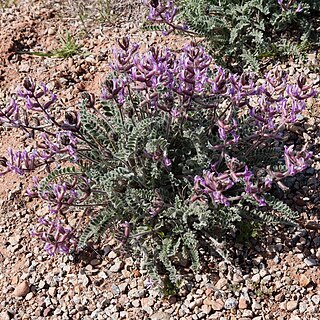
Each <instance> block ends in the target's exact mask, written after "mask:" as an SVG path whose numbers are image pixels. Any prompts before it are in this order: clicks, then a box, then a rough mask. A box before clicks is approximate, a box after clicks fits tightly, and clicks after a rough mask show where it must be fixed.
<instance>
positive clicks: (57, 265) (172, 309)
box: [0, 0, 320, 320]
mask: <svg viewBox="0 0 320 320" xmlns="http://www.w3.org/2000/svg"><path fill="white" fill-rule="evenodd" d="M72 3H73V6H72V5H71V4H72ZM83 4H85V5H87V6H88V8H89V9H90V8H91V11H90V10H89V9H88V10H89V13H90V14H89V13H88V16H87V18H86V20H85V24H83V22H81V19H80V18H79V12H78V11H77V10H78V9H79V8H78V7H76V4H75V2H70V1H69V2H68V1H54V2H49V1H30V0H27V1H24V2H22V1H16V4H15V5H13V4H11V3H10V1H9V2H8V6H7V7H5V8H3V9H2V10H1V9H0V105H4V104H5V103H6V101H7V99H8V97H9V96H10V95H11V94H12V93H13V92H14V91H15V89H16V86H17V84H18V83H19V82H21V81H22V79H24V78H25V77H26V76H27V75H31V76H32V77H33V78H35V79H36V80H37V81H44V82H46V83H49V84H50V85H51V86H52V87H54V88H56V89H59V92H60V93H61V95H60V98H61V108H66V109H67V108H70V107H72V106H74V105H75V104H76V103H77V101H78V98H79V94H80V93H81V92H82V91H84V90H88V91H90V92H94V93H96V94H98V95H99V92H100V84H101V82H102V81H103V79H104V76H105V74H106V72H107V71H108V69H109V66H108V64H109V63H110V50H111V48H112V47H113V46H114V45H115V42H116V38H117V37H121V36H123V35H126V34H128V33H130V35H131V37H132V38H133V39H135V40H136V41H143V43H144V44H143V49H146V48H148V46H150V45H152V44H154V43H160V44H163V45H168V46H170V47H173V48H178V47H179V46H180V45H181V44H182V43H183V42H184V41H185V39H181V38H175V37H174V36H170V37H167V38H164V39H163V38H162V37H159V35H158V34H156V33H155V32H148V33H146V32H143V31H142V30H141V23H139V22H138V21H139V20H138V17H139V14H141V11H142V9H141V6H140V5H139V4H138V3H135V2H127V3H126V2H124V1H122V2H118V3H116V4H114V5H112V8H111V9H110V10H111V11H110V14H109V15H110V19H107V21H105V22H104V23H102V22H101V23H98V22H97V21H94V20H93V18H94V17H96V16H97V15H99V11H98V12H95V11H94V10H93V9H92V8H94V7H92V2H91V1H88V2H83ZM79 6H80V2H79ZM77 8H78V9H77ZM124 8H125V10H124ZM111 18H112V19H111ZM84 26H85V29H84ZM66 31H68V32H69V33H70V34H72V35H75V37H76V39H77V41H78V44H79V45H80V47H81V50H80V52H79V54H77V55H76V56H74V57H72V58H68V59H57V58H48V57H38V56H34V55H29V54H18V53H17V52H30V51H32V52H35V51H39V52H49V51H52V50H55V49H56V48H58V47H59V37H58V34H59V33H60V34H65V32H66ZM280 67H282V68H284V69H286V70H287V71H288V73H289V74H290V75H291V76H292V77H293V76H294V74H295V73H296V72H302V73H305V74H306V75H307V77H308V79H309V81H313V82H314V83H317V84H318V86H319V70H320V65H319V61H317V60H316V57H315V55H312V54H310V59H309V63H308V64H307V65H302V66H301V65H300V64H299V63H294V62H292V61H291V62H289V63H288V64H287V65H281V66H280ZM318 109H319V101H315V100H310V101H309V109H308V112H307V113H306V114H305V115H304V116H303V117H301V121H300V123H299V124H298V125H296V126H294V127H291V128H290V134H289V135H288V136H287V137H286V139H287V140H288V141H287V142H288V144H290V143H292V142H293V143H296V144H302V143H303V142H304V141H307V142H309V143H310V145H312V148H313V151H314V153H315V161H314V163H313V165H312V167H311V168H309V169H308V170H307V171H306V172H305V173H304V174H301V175H299V176H297V177H295V178H292V179H288V180H287V181H286V184H287V185H288V186H289V187H290V193H289V194H288V195H282V196H283V198H284V200H285V201H286V202H287V203H288V204H290V205H291V206H293V207H294V208H295V209H296V210H298V211H299V212H300V215H301V218H300V222H301V227H300V228H288V227H283V226H279V227H276V228H265V229H264V230H259V232H258V235H257V236H256V237H255V238H253V239H250V240H249V241H248V242H246V243H245V244H239V243H236V242H235V243H234V246H232V249H231V256H232V261H233V263H232V264H229V263H227V262H226V261H224V260H222V259H221V258H215V259H214V260H213V258H212V257H204V263H203V269H202V271H201V272H200V274H199V275H197V276H192V274H191V273H190V272H189V274H190V277H186V281H185V284H184V285H183V286H182V288H181V290H180V291H179V292H177V294H175V295H172V296H168V297H163V296H162V295H161V294H160V292H159V291H158V290H157V289H156V288H152V287H151V288H150V282H149V281H148V278H147V277H146V275H145V274H144V272H143V271H142V270H139V269H137V264H136V261H134V260H133V259H132V258H131V257H126V256H123V255H120V254H119V253H118V252H117V251H116V250H115V245H116V244H115V242H114V240H112V239H111V238H109V239H104V240H103V242H102V243H99V244H95V245H92V246H91V250H88V252H83V253H82V254H81V255H80V256H79V255H77V256H76V255H73V256H72V255H70V256H58V257H55V258H49V257H48V255H47V254H46V253H45V252H44V251H43V249H42V245H41V244H39V243H38V242H37V240H35V239H31V238H30V235H29V229H30V227H31V226H32V225H33V224H34V223H35V222H36V221H37V219H38V218H39V217H40V216H43V214H44V213H45V209H44V207H43V206H42V204H41V203H37V202H35V201H33V202H29V201H27V199H25V198H24V196H23V193H24V191H25V189H26V187H27V185H28V182H29V180H30V177H26V178H23V179H22V178H21V179H20V178H18V177H16V176H13V175H6V176H5V177H1V178H0V289H1V291H0V320H7V319H81V320H86V319H110V320H117V319H131V320H134V319H140V320H142V319H151V320H169V319H170V320H175V319H181V320H191V319H194V320H196V319H220V320H224V319H239V320H245V319H254V320H266V319H291V320H298V319H314V320H317V319H320V293H319V288H320V271H319V262H320V234H319V230H320V225H319V223H318V218H319V208H320V196H319V194H320V193H319V189H320V180H319V170H320V156H319V154H320V153H319V149H320V135H319V125H318V124H319V121H318V120H319V117H318V114H319V112H318ZM25 143H26V142H25V140H24V139H23V138H22V137H19V136H18V135H17V133H16V132H14V131H10V130H2V131H1V140H0V151H1V152H5V150H6V149H7V148H8V147H9V146H14V147H17V148H18V147H21V146H24V145H25ZM280 196H281V195H280ZM79 218H80V217H79V215H78V214H77V215H76V214H74V216H73V217H71V221H73V222H74V224H76V222H77V220H78V219H79ZM188 271H190V270H188V269H186V270H185V272H186V273H187V274H188Z"/></svg>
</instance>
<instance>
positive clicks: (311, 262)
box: [303, 257, 318, 267]
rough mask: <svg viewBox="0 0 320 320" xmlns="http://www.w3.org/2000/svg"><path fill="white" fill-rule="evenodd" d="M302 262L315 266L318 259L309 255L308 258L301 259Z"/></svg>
mask: <svg viewBox="0 0 320 320" xmlns="http://www.w3.org/2000/svg"><path fill="white" fill-rule="evenodd" d="M303 262H304V263H305V264H306V265H307V266H308V267H314V266H317V265H318V261H317V260H316V259H314V258H311V257H308V258H305V259H304V260H303Z"/></svg>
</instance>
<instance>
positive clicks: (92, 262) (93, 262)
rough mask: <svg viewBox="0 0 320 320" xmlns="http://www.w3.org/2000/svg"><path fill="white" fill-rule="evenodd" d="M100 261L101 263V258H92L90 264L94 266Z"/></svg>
mask: <svg viewBox="0 0 320 320" xmlns="http://www.w3.org/2000/svg"><path fill="white" fill-rule="evenodd" d="M100 263H101V260H99V259H92V260H91V261H90V264H91V265H92V266H93V267H95V266H97V265H99V264H100Z"/></svg>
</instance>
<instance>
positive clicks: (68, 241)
mask: <svg viewBox="0 0 320 320" xmlns="http://www.w3.org/2000/svg"><path fill="white" fill-rule="evenodd" d="M39 224H40V227H39V228H38V229H40V230H35V229H34V230H32V231H31V234H32V235H33V236H34V237H38V238H39V239H40V240H42V241H44V242H45V246H44V248H45V250H46V251H47V252H48V253H49V255H50V256H54V255H55V254H56V253H69V252H70V249H71V248H72V247H75V246H76V244H77V241H76V238H75V235H74V233H73V231H72V229H70V228H66V227H64V226H63V225H62V223H61V221H59V220H57V219H51V218H49V217H48V218H40V219H39Z"/></svg>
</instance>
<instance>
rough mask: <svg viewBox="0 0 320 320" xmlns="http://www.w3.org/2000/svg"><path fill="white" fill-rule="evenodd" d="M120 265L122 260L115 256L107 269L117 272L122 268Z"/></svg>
mask: <svg viewBox="0 0 320 320" xmlns="http://www.w3.org/2000/svg"><path fill="white" fill-rule="evenodd" d="M122 267H123V262H122V261H121V260H120V259H118V258H117V259H115V260H114V265H112V266H111V267H110V269H109V270H110V271H111V272H114V273H116V272H119V271H120V270H121V269H122Z"/></svg>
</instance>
